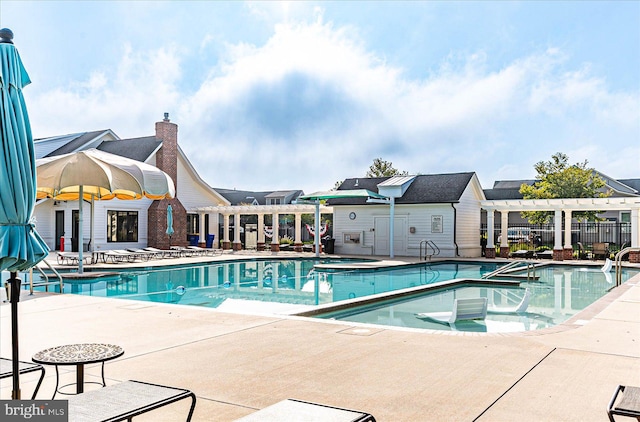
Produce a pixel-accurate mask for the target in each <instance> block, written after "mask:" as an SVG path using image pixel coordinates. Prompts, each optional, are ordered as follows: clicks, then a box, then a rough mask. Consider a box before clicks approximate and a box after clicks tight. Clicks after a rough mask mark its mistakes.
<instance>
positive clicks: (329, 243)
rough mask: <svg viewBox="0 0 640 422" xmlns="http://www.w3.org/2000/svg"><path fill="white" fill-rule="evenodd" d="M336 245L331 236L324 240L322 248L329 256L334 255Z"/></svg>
mask: <svg viewBox="0 0 640 422" xmlns="http://www.w3.org/2000/svg"><path fill="white" fill-rule="evenodd" d="M335 243H336V240H335V239H332V238H331V237H329V236H327V237H325V238H324V239H322V246H323V247H324V252H325V253H328V254H332V253H334V252H333V248H334V245H335Z"/></svg>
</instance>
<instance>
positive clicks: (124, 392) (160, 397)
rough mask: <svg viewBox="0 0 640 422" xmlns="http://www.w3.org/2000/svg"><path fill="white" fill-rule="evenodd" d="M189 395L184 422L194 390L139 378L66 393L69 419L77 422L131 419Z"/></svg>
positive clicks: (194, 404) (189, 418)
mask: <svg viewBox="0 0 640 422" xmlns="http://www.w3.org/2000/svg"><path fill="white" fill-rule="evenodd" d="M186 398H190V399H191V407H190V409H189V415H188V416H187V422H189V421H190V420H191V417H192V416H193V411H194V409H195V407H196V396H195V394H194V393H193V392H191V391H189V390H186V389H183V388H175V387H167V386H164V385H158V384H150V383H146V382H142V381H124V382H121V383H119V384H113V385H109V386H107V387H104V388H100V389H98V390H92V391H87V392H85V393H81V394H78V395H75V396H69V398H68V400H69V420H70V421H77V422H103V421H105V422H106V421H113V422H115V421H124V420H127V421H131V419H132V418H133V417H134V416H138V415H141V414H143V413H146V412H149V411H151V410H154V409H158V408H160V407H162V406H166V405H168V404H171V403H175V402H177V401H180V400H182V399H186Z"/></svg>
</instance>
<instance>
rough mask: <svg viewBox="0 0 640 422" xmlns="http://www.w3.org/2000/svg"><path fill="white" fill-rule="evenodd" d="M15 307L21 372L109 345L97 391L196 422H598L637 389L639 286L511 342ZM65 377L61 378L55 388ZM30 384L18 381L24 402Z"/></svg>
mask: <svg viewBox="0 0 640 422" xmlns="http://www.w3.org/2000/svg"><path fill="white" fill-rule="evenodd" d="M2 295H3V298H4V292H2ZM19 309H20V320H19V321H20V334H21V336H20V356H21V359H22V360H30V359H31V356H32V355H33V354H34V353H36V352H37V351H39V350H41V349H44V348H48V347H52V346H56V345H61V344H66V343H85V342H100V343H102V342H104V343H114V344H118V345H120V346H122V347H123V348H124V350H125V354H124V356H123V357H121V358H119V359H116V360H114V361H110V362H108V363H107V364H106V369H105V372H106V376H107V383H108V384H112V383H117V382H120V381H123V380H127V379H134V380H142V381H148V382H154V383H160V384H167V385H172V386H178V387H184V388H189V389H191V390H193V391H194V392H195V393H196V395H197V397H198V402H197V405H196V410H195V414H194V421H232V420H235V419H237V418H240V417H242V416H244V415H247V414H249V413H252V412H255V411H256V410H258V409H261V408H264V407H266V406H269V405H271V404H274V403H276V402H278V401H281V400H284V399H287V398H297V399H301V400H307V401H313V402H319V403H324V404H329V405H332V406H338V407H346V408H350V409H357V410H363V411H366V412H368V413H371V414H373V415H374V416H375V417H376V419H377V420H378V421H449V420H451V421H473V420H478V421H515V420H518V421H603V420H606V406H607V404H608V401H609V399H610V398H611V395H612V393H613V391H614V389H615V387H616V386H617V385H618V384H626V385H636V386H640V276H636V277H634V278H633V279H631V280H629V281H628V282H626V283H625V284H624V285H623V286H621V287H618V288H616V289H615V290H614V291H612V292H611V293H609V294H608V295H606V296H605V297H604V298H602V299H601V300H599V301H598V302H596V303H594V304H593V305H591V306H590V307H589V308H587V309H585V310H584V311H582V312H581V313H580V314H578V315H576V316H575V317H574V318H572V319H571V320H569V321H567V323H565V324H563V325H560V326H557V327H554V328H551V329H545V330H540V331H536V332H529V333H519V334H500V335H499V334H485V333H449V332H446V333H445V332H434V331H426V330H411V329H394V328H392V327H375V326H361V325H357V324H349V323H342V322H336V321H325V320H313V319H307V318H301V317H286V316H281V317H280V316H270V315H258V314H256V315H243V314H232V313H224V312H221V311H218V310H215V309H202V308H197V307H187V306H180V305H165V304H158V303H146V302H134V301H126V300H117V299H107V298H99V297H84V296H76V295H55V294H36V295H34V296H28V295H27V294H25V295H24V299H23V300H22V301H21V302H20V304H19ZM10 324H11V321H10V307H9V305H8V304H6V303H3V304H2V306H0V329H1V331H0V333H1V337H0V340H1V343H0V352H1V354H2V356H3V357H10V356H11V330H10V326H11V325H10ZM74 374H75V373H74V372H73V371H71V372H66V373H64V374H63V377H64V379H63V383H65V382H72V381H73V380H74V376H75V375H74ZM99 374H100V367H99V366H97V365H90V366H89V367H88V369H87V377H88V378H95V379H97V378H98V377H99ZM36 380H37V376H36V375H33V374H27V375H23V376H22V377H21V387H22V395H23V397H28V396H30V395H31V392H32V391H33V388H34V386H35V382H36ZM54 385H55V371H54V370H53V368H52V367H47V376H46V378H45V381H44V383H43V385H42V387H41V389H40V393H39V396H38V398H41V399H45V398H50V397H51V394H52V393H53V389H54ZM1 387H2V388H1V390H0V393H1V397H2V398H3V399H8V398H10V396H11V388H12V386H11V380H10V379H8V380H3V381H2V384H1ZM63 397H64V396H63ZM58 398H60V397H58ZM187 408H188V405H187V403H186V402H185V403H176V404H173V405H171V406H168V407H165V408H162V409H161V410H157V411H155V412H152V413H149V414H147V415H143V416H141V417H138V418H136V419H135V420H136V421H179V420H184V417H185V416H186V413H187V410H188V409H187Z"/></svg>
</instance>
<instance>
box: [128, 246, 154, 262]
mask: <svg viewBox="0 0 640 422" xmlns="http://www.w3.org/2000/svg"><path fill="white" fill-rule="evenodd" d="M125 250H126V251H127V252H129V253H132V254H135V255H136V257H137V258H139V259H140V260H142V261H149V260H150V259H153V258H159V257H158V256H157V254H156V253H155V252H150V251H145V250H144V249H140V248H127V249H125Z"/></svg>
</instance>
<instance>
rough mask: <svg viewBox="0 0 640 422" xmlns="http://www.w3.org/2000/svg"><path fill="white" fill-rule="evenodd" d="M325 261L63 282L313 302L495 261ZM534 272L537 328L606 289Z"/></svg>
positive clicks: (137, 294)
mask: <svg viewBox="0 0 640 422" xmlns="http://www.w3.org/2000/svg"><path fill="white" fill-rule="evenodd" d="M330 261H333V262H335V261H340V260H315V259H291V260H271V261H267V260H250V261H235V262H223V263H215V264H198V265H194V266H188V267H180V266H176V267H170V268H166V267H165V268H157V269H149V268H145V269H144V270H135V269H133V270H131V271H122V272H119V273H114V277H113V278H111V279H110V280H108V281H106V282H105V281H99V282H97V283H93V284H75V285H73V286H72V285H68V286H65V288H66V289H68V291H69V292H71V290H72V289H73V293H77V294H85V295H93V296H108V297H122V298H127V299H134V300H145V301H153V302H165V303H179V304H182V305H195V306H206V307H214V308H215V307H220V306H222V305H223V304H224V305H225V306H226V305H227V304H228V303H230V301H236V302H237V301H243V303H244V302H248V301H249V302H248V305H246V307H247V308H250V307H251V306H254V307H257V306H259V304H258V302H262V303H280V304H292V305H293V304H295V305H317V304H325V303H331V302H336V301H341V300H348V299H354V298H359V297H364V296H369V295H373V294H378V293H384V292H390V291H394V290H398V289H405V288H409V287H415V286H422V285H429V284H432V283H435V282H440V281H444V280H451V279H454V278H464V279H477V278H480V277H481V276H482V275H483V274H485V273H488V272H491V271H494V270H495V269H496V268H497V264H495V263H484V262H483V263H474V262H439V263H430V264H421V265H414V266H410V267H405V268H402V269H398V268H386V269H385V268H383V269H368V270H359V271H356V270H352V269H344V270H338V269H331V270H326V269H315V270H314V265H315V264H319V263H328V262H330ZM340 262H345V261H344V260H341V261H340ZM345 268H346V267H345ZM637 272H638V271H637V270H633V271H631V270H630V269H625V273H624V274H623V278H624V279H627V278H628V277H630V276H631V275H632V274H636V273H637ZM536 274H537V275H538V276H540V280H539V281H536V282H531V283H523V285H522V287H523V288H529V289H530V291H531V298H530V304H529V307H528V309H527V311H528V312H529V313H532V314H536V315H529V319H528V320H527V322H526V323H528V324H530V326H536V327H541V326H543V325H544V324H548V323H557V322H558V321H561V320H565V319H567V318H569V317H571V316H572V315H574V314H575V313H576V312H577V311H579V310H581V309H584V308H585V307H586V306H588V305H589V304H591V303H593V302H594V301H595V300H597V299H598V298H599V297H601V296H602V295H603V294H604V293H605V292H606V290H607V289H608V288H609V287H610V284H609V282H608V280H607V278H606V273H603V272H602V271H601V270H600V268H597V267H590V268H589V267H584V268H576V267H572V266H546V267H541V268H538V269H536ZM455 294H463V292H462V293H461V292H456V293H455ZM455 294H454V293H451V292H445V294H441V295H430V298H429V299H428V300H427V301H426V302H425V303H424V304H421V305H420V306H419V307H418V308H417V309H412V310H411V311H408V312H407V313H406V315H405V314H404V311H403V310H402V309H401V308H398V306H399V304H393V305H390V306H391V308H390V309H389V310H387V311H386V314H384V312H382V311H381V312H379V313H378V314H377V315H376V316H375V317H373V316H372V317H371V318H370V319H369V320H367V322H375V323H388V324H391V325H402V326H412V325H411V324H410V323H409V322H407V321H411V323H415V321H413V320H414V319H415V317H414V315H413V314H414V313H419V312H428V311H429V310H430V309H433V310H435V311H439V310H447V309H448V310H450V309H451V305H452V303H453V302H452V301H453V297H454V296H455ZM473 294H474V295H481V296H486V297H488V298H489V303H490V304H491V305H492V306H496V307H499V306H515V305H517V303H518V302H519V301H520V300H521V299H522V294H520V295H518V294H515V293H514V292H506V291H497V290H495V291H487V290H486V289H485V290H477V291H475V292H474V293H473ZM251 303H253V305H251ZM543 317H544V318H543ZM354 318H355V317H354ZM362 318H363V319H365V318H364V317H362ZM545 318H551V321H550V322H547V320H546V319H545ZM354 320H355V319H354ZM385 321H388V322H385ZM489 321H495V323H493V322H492V323H490V325H491V324H494V325H496V324H498V323H500V324H502V325H504V324H505V323H510V324H511V325H515V324H516V323H517V322H518V323H519V322H522V321H520V320H518V321H515V320H513V318H503V319H500V318H497V317H496V318H493V317H492V318H489ZM423 323H424V322H423ZM524 323H525V322H522V324H524ZM429 328H432V327H429ZM474 328H475V326H474Z"/></svg>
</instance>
